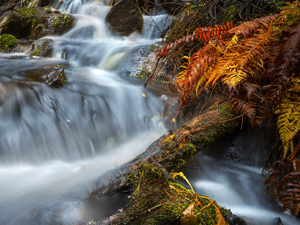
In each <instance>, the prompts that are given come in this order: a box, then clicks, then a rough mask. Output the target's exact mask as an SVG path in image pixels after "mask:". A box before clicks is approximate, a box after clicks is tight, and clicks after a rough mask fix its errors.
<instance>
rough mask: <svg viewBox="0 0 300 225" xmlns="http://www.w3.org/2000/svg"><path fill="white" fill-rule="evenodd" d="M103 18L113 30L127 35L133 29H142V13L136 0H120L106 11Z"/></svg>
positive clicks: (139, 30)
mask: <svg viewBox="0 0 300 225" xmlns="http://www.w3.org/2000/svg"><path fill="white" fill-rule="evenodd" d="M105 20H106V21H107V22H108V23H109V25H110V28H111V30H112V31H113V32H116V33H118V34H120V35H122V36H128V35H129V34H131V33H132V32H134V31H138V32H141V31H142V29H143V24H144V20H143V15H142V12H141V10H140V8H139V6H138V3H137V0H120V1H119V2H118V3H117V4H115V5H114V6H113V7H112V8H111V10H110V11H109V12H108V14H107V16H106V18H105Z"/></svg>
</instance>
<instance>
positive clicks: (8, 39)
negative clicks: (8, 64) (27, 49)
mask: <svg viewBox="0 0 300 225" xmlns="http://www.w3.org/2000/svg"><path fill="white" fill-rule="evenodd" d="M17 46H18V40H17V38H15V36H13V35H11V34H3V35H2V36H1V37H0V51H2V52H12V51H14V50H15V49H16V47H17Z"/></svg>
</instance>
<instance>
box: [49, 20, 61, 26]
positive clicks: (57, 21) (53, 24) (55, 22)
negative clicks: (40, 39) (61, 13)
mask: <svg viewBox="0 0 300 225" xmlns="http://www.w3.org/2000/svg"><path fill="white" fill-rule="evenodd" d="M59 24H60V21H59V19H57V18H54V20H53V22H52V25H51V26H52V27H57V26H58V25H59Z"/></svg>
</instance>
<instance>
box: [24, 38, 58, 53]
mask: <svg viewBox="0 0 300 225" xmlns="http://www.w3.org/2000/svg"><path fill="white" fill-rule="evenodd" d="M53 43H54V42H53V40H51V39H45V38H43V39H39V40H37V41H35V42H33V43H32V45H31V51H30V53H29V55H30V56H39V57H51V55H52V50H53Z"/></svg>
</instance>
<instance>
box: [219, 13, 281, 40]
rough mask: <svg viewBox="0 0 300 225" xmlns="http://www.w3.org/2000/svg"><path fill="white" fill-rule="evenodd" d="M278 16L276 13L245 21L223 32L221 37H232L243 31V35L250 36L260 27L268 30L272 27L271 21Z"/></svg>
mask: <svg viewBox="0 0 300 225" xmlns="http://www.w3.org/2000/svg"><path fill="white" fill-rule="evenodd" d="M278 17H279V15H278V14H276V15H272V16H266V17H261V18H257V19H255V20H252V21H247V22H243V23H241V24H240V25H238V26H236V27H234V28H232V29H230V30H228V31H227V32H225V33H223V34H222V35H221V37H222V38H226V37H232V36H234V35H235V34H237V33H238V32H241V34H242V35H243V37H245V38H250V37H252V36H253V34H254V32H255V31H257V30H258V29H263V30H268V29H269V27H270V23H271V22H272V21H274V20H275V19H276V18H278Z"/></svg>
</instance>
